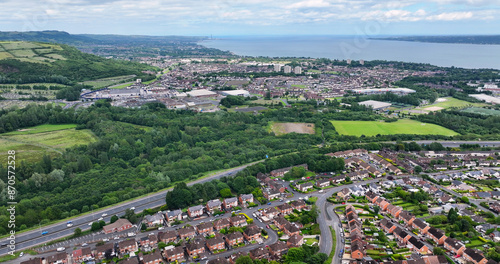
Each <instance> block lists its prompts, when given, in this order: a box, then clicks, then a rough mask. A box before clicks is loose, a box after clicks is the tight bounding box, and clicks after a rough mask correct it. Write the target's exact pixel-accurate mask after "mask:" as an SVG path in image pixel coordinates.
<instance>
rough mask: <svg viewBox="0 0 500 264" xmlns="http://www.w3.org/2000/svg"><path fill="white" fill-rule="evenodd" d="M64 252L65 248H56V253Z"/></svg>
mask: <svg viewBox="0 0 500 264" xmlns="http://www.w3.org/2000/svg"><path fill="white" fill-rule="evenodd" d="M64 250H66V248H65V247H58V248H57V251H58V252H61V251H64Z"/></svg>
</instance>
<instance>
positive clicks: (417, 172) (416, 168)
mask: <svg viewBox="0 0 500 264" xmlns="http://www.w3.org/2000/svg"><path fill="white" fill-rule="evenodd" d="M414 171H415V173H416V174H420V173H421V172H422V171H423V169H422V167H420V166H415V168H414Z"/></svg>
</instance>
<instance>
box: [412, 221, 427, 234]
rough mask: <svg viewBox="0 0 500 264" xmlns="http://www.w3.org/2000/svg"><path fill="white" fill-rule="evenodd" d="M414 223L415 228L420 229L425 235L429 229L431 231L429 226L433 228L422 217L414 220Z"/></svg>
mask: <svg viewBox="0 0 500 264" xmlns="http://www.w3.org/2000/svg"><path fill="white" fill-rule="evenodd" d="M412 225H413V228H416V229H418V231H419V232H420V233H421V234H423V235H425V234H427V231H429V228H431V227H430V226H429V225H428V224H427V223H425V222H424V221H422V220H420V219H415V220H413V224H412Z"/></svg>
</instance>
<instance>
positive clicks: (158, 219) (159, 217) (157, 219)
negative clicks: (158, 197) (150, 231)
mask: <svg viewBox="0 0 500 264" xmlns="http://www.w3.org/2000/svg"><path fill="white" fill-rule="evenodd" d="M143 222H144V223H146V225H147V226H149V227H153V226H157V225H163V214H162V213H157V214H154V215H146V216H145V217H144V220H143Z"/></svg>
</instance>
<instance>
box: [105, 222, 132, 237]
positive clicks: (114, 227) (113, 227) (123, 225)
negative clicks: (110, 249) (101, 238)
mask: <svg viewBox="0 0 500 264" xmlns="http://www.w3.org/2000/svg"><path fill="white" fill-rule="evenodd" d="M129 228H132V223H130V222H129V221H128V220H127V219H123V218H120V219H118V220H116V222H114V223H112V224H109V225H105V226H104V227H103V228H102V230H103V231H104V233H106V234H109V233H113V232H121V231H124V230H127V229H129Z"/></svg>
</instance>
